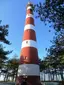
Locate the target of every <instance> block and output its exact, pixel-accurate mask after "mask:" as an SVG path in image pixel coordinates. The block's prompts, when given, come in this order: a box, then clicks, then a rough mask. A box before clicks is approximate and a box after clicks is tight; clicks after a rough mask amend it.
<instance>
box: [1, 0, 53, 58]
mask: <svg viewBox="0 0 64 85" xmlns="http://www.w3.org/2000/svg"><path fill="white" fill-rule="evenodd" d="M28 1H29V0H0V20H2V24H9V28H8V30H9V36H8V37H7V39H8V40H10V42H11V43H12V44H11V45H5V44H4V46H6V49H8V50H13V53H12V54H10V55H9V56H8V57H13V55H14V54H17V55H18V56H19V57H20V50H21V43H22V36H23V32H24V26H25V17H26V5H27V3H28ZM40 1H41V2H42V3H43V2H44V0H31V2H32V3H33V4H37V3H39V2H40ZM34 20H35V30H36V37H37V46H38V54H39V57H40V58H41V59H42V58H43V56H46V51H45V48H49V46H51V43H50V40H52V38H53V35H54V31H53V30H52V31H51V32H49V31H48V30H49V29H52V28H49V25H47V26H45V24H44V23H43V22H41V21H40V20H39V19H36V18H35V19H34Z"/></svg>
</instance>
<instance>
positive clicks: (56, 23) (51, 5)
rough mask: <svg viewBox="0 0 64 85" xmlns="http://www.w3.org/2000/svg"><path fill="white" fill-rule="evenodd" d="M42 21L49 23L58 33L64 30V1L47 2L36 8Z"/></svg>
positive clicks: (47, 0)
mask: <svg viewBox="0 0 64 85" xmlns="http://www.w3.org/2000/svg"><path fill="white" fill-rule="evenodd" d="M35 11H36V12H37V14H38V16H37V17H39V18H40V20H41V21H44V22H45V23H46V22H49V23H50V24H51V26H53V27H54V29H55V30H56V31H60V30H62V29H64V0H45V3H42V2H40V3H39V4H37V5H36V6H35Z"/></svg>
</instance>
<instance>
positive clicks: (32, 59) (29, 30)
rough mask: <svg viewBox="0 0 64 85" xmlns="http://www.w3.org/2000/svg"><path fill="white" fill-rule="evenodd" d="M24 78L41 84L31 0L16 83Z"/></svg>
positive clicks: (32, 82)
mask: <svg viewBox="0 0 64 85" xmlns="http://www.w3.org/2000/svg"><path fill="white" fill-rule="evenodd" d="M23 79H26V81H27V83H28V85H41V83H40V70H39V59H38V51H37V44H36V33H35V24H34V18H33V4H32V3H30V2H28V4H27V8H26V21H25V27H24V35H23V41H22V47H21V53H20V65H19V68H18V77H17V81H16V85H19V84H20V83H21V82H22V81H23Z"/></svg>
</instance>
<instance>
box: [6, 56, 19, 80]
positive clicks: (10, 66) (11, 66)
mask: <svg viewBox="0 0 64 85" xmlns="http://www.w3.org/2000/svg"><path fill="white" fill-rule="evenodd" d="M17 57H18V56H17V55H14V56H13V58H12V59H10V60H8V61H7V65H6V68H7V70H8V72H7V73H8V76H7V77H10V76H11V78H12V81H14V80H16V78H17V72H18V66H19V59H17Z"/></svg>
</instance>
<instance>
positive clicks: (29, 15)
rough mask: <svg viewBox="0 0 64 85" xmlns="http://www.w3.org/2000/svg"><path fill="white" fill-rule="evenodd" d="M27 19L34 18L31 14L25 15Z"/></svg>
mask: <svg viewBox="0 0 64 85" xmlns="http://www.w3.org/2000/svg"><path fill="white" fill-rule="evenodd" d="M28 17H32V18H34V17H33V15H32V14H27V15H26V18H28Z"/></svg>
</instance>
